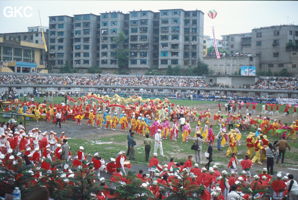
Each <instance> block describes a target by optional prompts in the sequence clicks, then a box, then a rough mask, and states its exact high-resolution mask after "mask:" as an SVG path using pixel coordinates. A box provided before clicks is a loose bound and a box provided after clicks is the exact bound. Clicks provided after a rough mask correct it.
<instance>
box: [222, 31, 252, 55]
mask: <svg viewBox="0 0 298 200" xmlns="http://www.w3.org/2000/svg"><path fill="white" fill-rule="evenodd" d="M222 40H223V48H224V49H225V50H226V52H227V54H228V55H230V56H234V55H241V54H248V53H251V51H252V48H251V33H240V34H229V35H223V36H222Z"/></svg>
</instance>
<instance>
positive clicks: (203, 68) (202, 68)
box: [193, 60, 209, 76]
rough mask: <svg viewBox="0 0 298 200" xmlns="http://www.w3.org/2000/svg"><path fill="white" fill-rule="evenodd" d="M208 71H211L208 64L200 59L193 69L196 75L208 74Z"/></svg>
mask: <svg viewBox="0 0 298 200" xmlns="http://www.w3.org/2000/svg"><path fill="white" fill-rule="evenodd" d="M208 72H209V69H208V65H207V64H205V63H203V62H201V61H200V60H199V61H198V65H197V67H195V68H194V69H193V73H194V75H197V76H201V75H205V74H208Z"/></svg>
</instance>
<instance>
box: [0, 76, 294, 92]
mask: <svg viewBox="0 0 298 200" xmlns="http://www.w3.org/2000/svg"><path fill="white" fill-rule="evenodd" d="M0 84H1V85H8V84H28V85H36V84H40V85H73V86H81V85H82V86H88V85H90V86H91V85H92V86H94V85H109V86H160V87H167V86H170V87H196V88H204V87H226V86H223V85H216V84H213V83H209V82H207V81H206V80H205V78H204V77H197V76H145V75H127V76H122V75H111V74H103V75H97V74H95V75H92V74H71V75H70V74H66V75H65V74H63V75H62V74H47V75H42V74H38V75H37V74H0ZM246 88H251V89H288V90H297V89H298V78H297V77H260V78H259V80H258V81H257V82H256V83H255V84H253V85H247V86H246Z"/></svg>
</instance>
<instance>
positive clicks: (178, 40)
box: [158, 9, 184, 69]
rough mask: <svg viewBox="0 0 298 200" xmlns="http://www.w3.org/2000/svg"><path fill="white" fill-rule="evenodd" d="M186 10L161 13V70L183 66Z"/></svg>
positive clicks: (163, 11)
mask: <svg viewBox="0 0 298 200" xmlns="http://www.w3.org/2000/svg"><path fill="white" fill-rule="evenodd" d="M183 50H184V10H182V9H170V10H160V13H159V66H158V67H159V68H160V69H164V68H167V67H168V66H169V65H171V66H176V65H180V66H183Z"/></svg>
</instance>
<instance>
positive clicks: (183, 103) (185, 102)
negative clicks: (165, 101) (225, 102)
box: [170, 99, 218, 106]
mask: <svg viewBox="0 0 298 200" xmlns="http://www.w3.org/2000/svg"><path fill="white" fill-rule="evenodd" d="M170 102H171V103H174V104H177V105H181V106H196V105H200V104H217V103H218V102H216V101H191V100H179V99H170Z"/></svg>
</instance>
